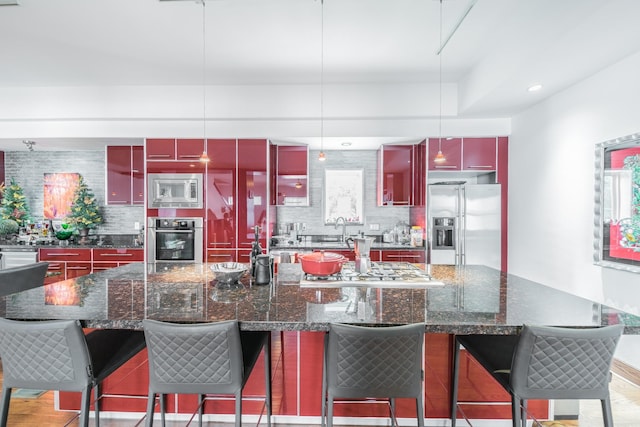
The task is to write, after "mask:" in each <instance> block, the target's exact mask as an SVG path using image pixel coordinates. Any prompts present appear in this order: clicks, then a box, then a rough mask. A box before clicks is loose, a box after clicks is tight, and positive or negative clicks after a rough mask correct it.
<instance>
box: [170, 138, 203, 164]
mask: <svg viewBox="0 0 640 427" xmlns="http://www.w3.org/2000/svg"><path fill="white" fill-rule="evenodd" d="M203 151H204V140H203V139H178V140H177V141H176V159H177V160H199V159H200V156H201V155H202V152H203Z"/></svg>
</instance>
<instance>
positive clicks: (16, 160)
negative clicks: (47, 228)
mask: <svg viewBox="0 0 640 427" xmlns="http://www.w3.org/2000/svg"><path fill="white" fill-rule="evenodd" d="M62 172H67V173H79V174H80V175H82V176H83V178H84V180H85V182H86V183H87V185H88V186H89V188H90V189H91V191H92V192H93V193H94V194H95V196H96V199H97V201H98V204H99V205H100V206H101V211H102V214H103V217H104V223H103V224H102V225H100V226H99V227H98V228H97V229H96V230H95V231H96V234H136V233H137V231H136V230H134V222H136V221H138V222H140V224H144V208H143V207H142V206H105V204H104V203H105V186H106V183H105V178H106V163H105V152H104V151H8V152H5V180H6V182H7V183H8V182H10V180H11V178H14V179H15V180H16V182H17V183H18V184H20V185H21V186H22V188H23V189H24V194H25V196H26V198H27V200H28V203H29V209H30V211H31V215H32V217H33V219H34V220H36V221H40V220H42V219H43V210H44V202H43V200H44V174H45V173H62Z"/></svg>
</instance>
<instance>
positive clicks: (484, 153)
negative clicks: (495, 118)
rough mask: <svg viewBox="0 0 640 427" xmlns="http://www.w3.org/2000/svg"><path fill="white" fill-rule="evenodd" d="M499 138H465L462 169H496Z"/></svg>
mask: <svg viewBox="0 0 640 427" xmlns="http://www.w3.org/2000/svg"><path fill="white" fill-rule="evenodd" d="M496 159H497V138H495V137H494V138H464V140H463V145H462V170H466V171H467V170H468V171H494V170H496V165H497V160H496Z"/></svg>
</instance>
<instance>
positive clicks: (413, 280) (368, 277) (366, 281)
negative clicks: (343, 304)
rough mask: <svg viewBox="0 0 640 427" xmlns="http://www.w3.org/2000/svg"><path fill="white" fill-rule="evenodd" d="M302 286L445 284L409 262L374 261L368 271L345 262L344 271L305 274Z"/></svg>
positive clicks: (410, 285) (404, 286)
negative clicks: (324, 274)
mask: <svg viewBox="0 0 640 427" xmlns="http://www.w3.org/2000/svg"><path fill="white" fill-rule="evenodd" d="M300 286H302V287H318V288H328V287H345V286H366V287H396V288H422V287H425V286H444V283H442V282H439V281H437V280H434V279H433V278H432V277H431V275H429V273H427V272H426V271H424V270H422V269H421V268H418V267H416V266H415V265H413V264H410V263H408V262H384V261H382V262H372V263H371V270H370V271H369V272H368V273H358V272H357V271H356V268H355V263H354V262H352V261H350V262H346V263H344V265H343V266H342V271H340V272H339V273H336V274H332V275H330V276H314V275H312V274H304V275H303V276H302V279H301V280H300Z"/></svg>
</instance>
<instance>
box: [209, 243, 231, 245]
mask: <svg viewBox="0 0 640 427" xmlns="http://www.w3.org/2000/svg"><path fill="white" fill-rule="evenodd" d="M209 246H231V242H220V243H209Z"/></svg>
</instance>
